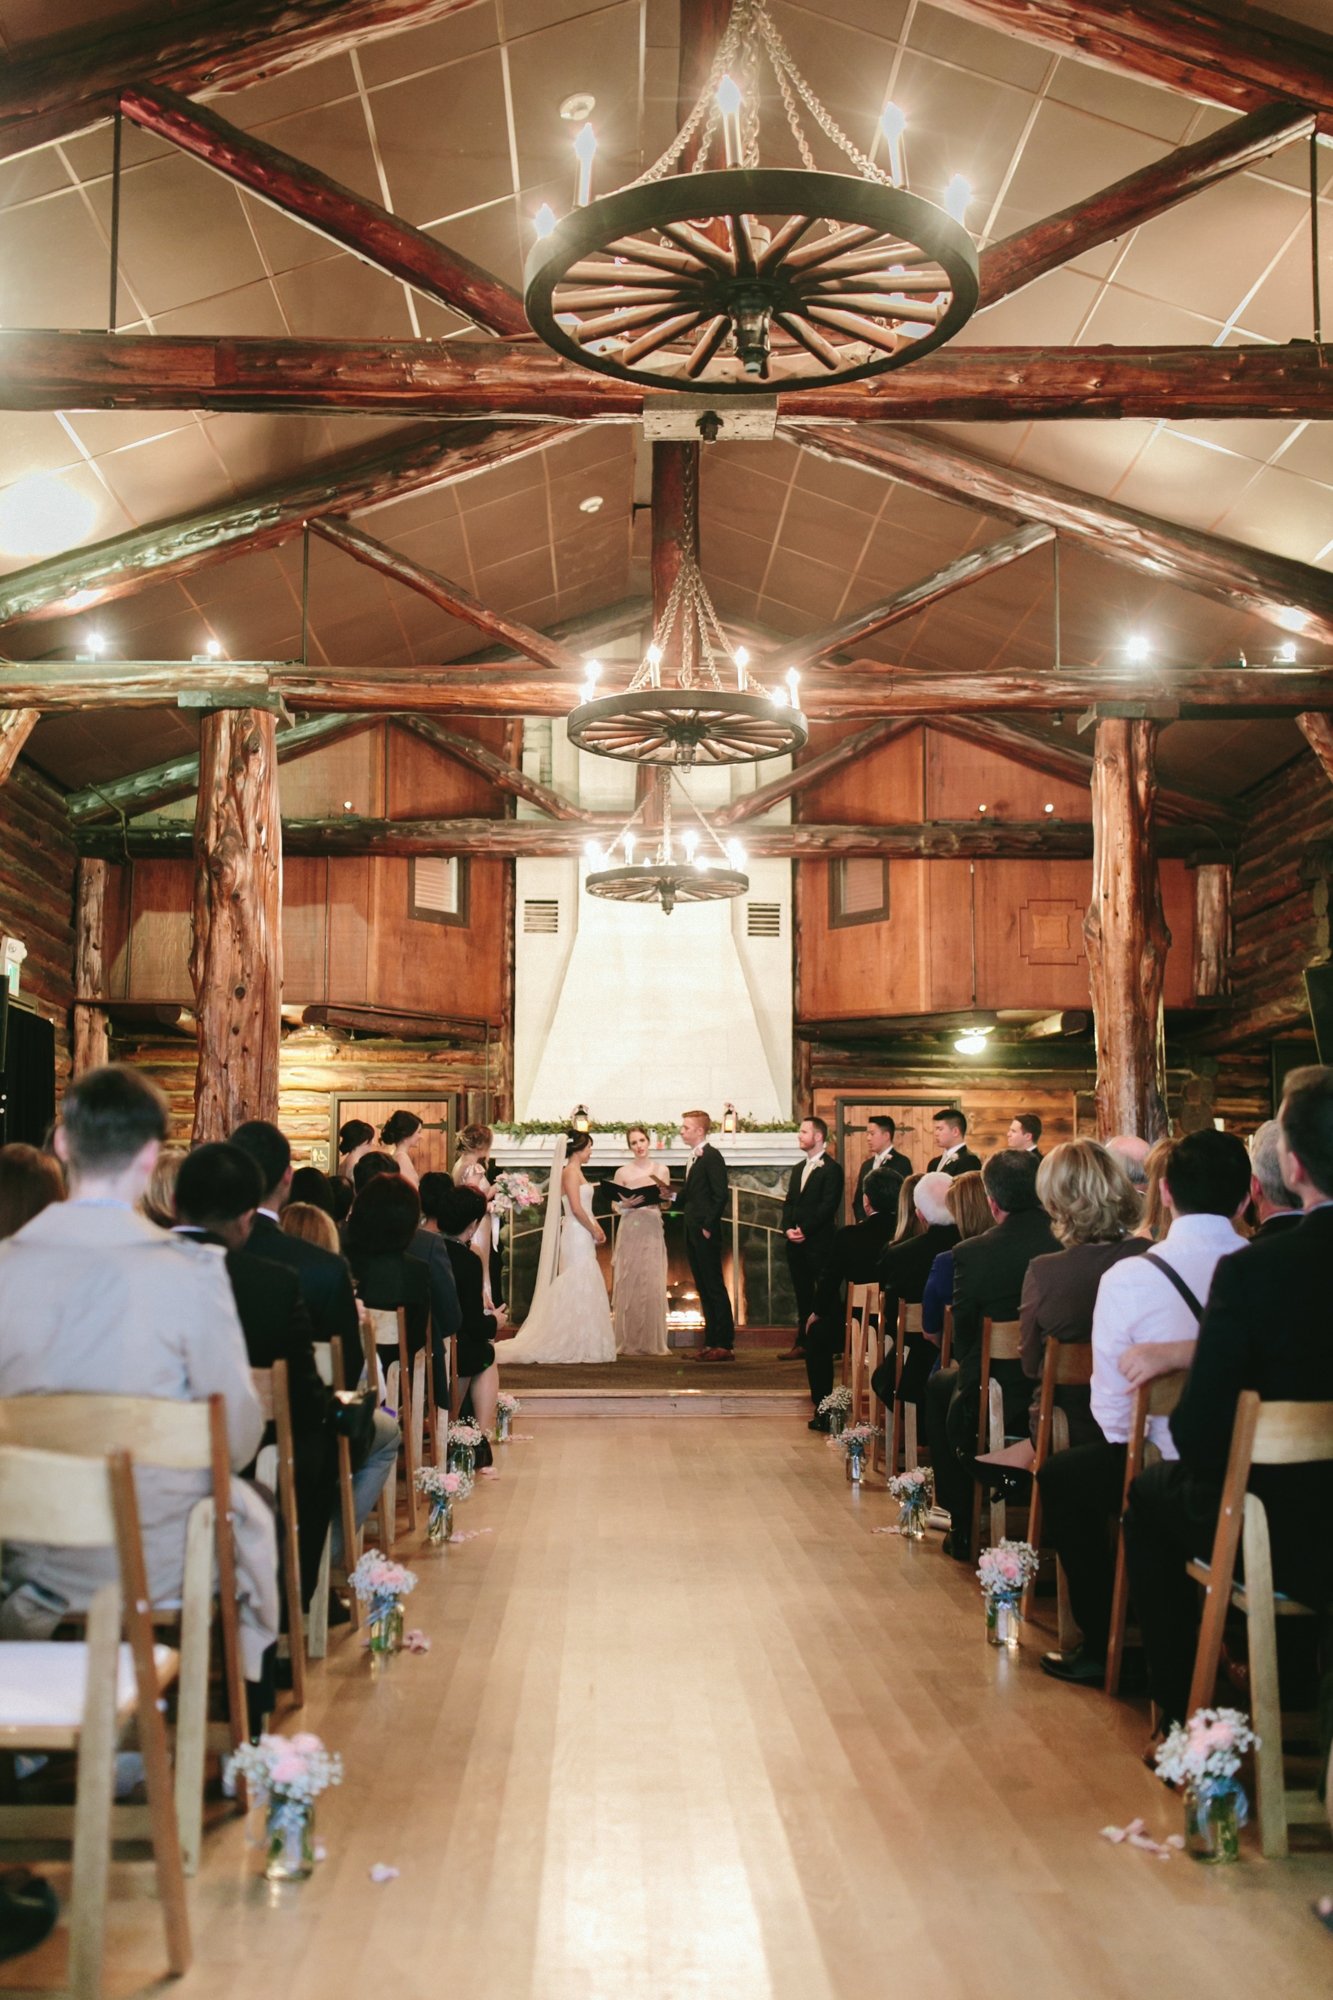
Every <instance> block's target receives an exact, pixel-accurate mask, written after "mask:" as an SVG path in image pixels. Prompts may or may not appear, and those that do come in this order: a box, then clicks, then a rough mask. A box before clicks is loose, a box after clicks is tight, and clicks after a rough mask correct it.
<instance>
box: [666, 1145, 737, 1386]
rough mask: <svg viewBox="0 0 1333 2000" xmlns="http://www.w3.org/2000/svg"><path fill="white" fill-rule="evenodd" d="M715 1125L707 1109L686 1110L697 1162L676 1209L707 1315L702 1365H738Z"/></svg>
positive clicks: (726, 1187)
mask: <svg viewBox="0 0 1333 2000" xmlns="http://www.w3.org/2000/svg"><path fill="white" fill-rule="evenodd" d="M712 1129H713V1121H712V1119H711V1118H710V1117H709V1115H708V1113H707V1112H706V1111H687V1112H686V1113H685V1115H684V1117H683V1118H682V1119H681V1121H680V1136H681V1138H682V1139H683V1140H684V1141H685V1144H686V1145H687V1146H688V1147H689V1148H690V1150H691V1152H692V1154H693V1158H692V1159H691V1161H690V1164H689V1167H688V1168H687V1170H686V1174H685V1186H684V1188H683V1190H682V1192H681V1195H680V1198H679V1201H678V1203H677V1206H678V1207H679V1209H680V1211H681V1213H682V1214H683V1216H684V1217H685V1248H686V1251H687V1252H688V1254H689V1259H690V1270H691V1272H692V1273H693V1276H694V1283H695V1287H696V1289H697V1291H698V1293H699V1306H700V1310H701V1311H702V1313H703V1316H704V1344H703V1347H702V1348H701V1349H700V1351H699V1353H698V1355H697V1356H696V1357H695V1358H696V1359H697V1360H699V1361H734V1360H735V1358H736V1357H735V1347H736V1321H735V1318H734V1317H733V1314H732V1310H731V1298H730V1296H729V1294H728V1292H727V1287H726V1283H725V1281H724V1280H723V1277H722V1217H723V1215H724V1213H725V1212H726V1207H727V1203H728V1201H729V1199H730V1196H731V1181H730V1179H729V1177H728V1174H727V1163H726V1161H725V1160H724V1159H723V1157H722V1155H721V1153H719V1152H718V1150H717V1147H716V1146H710V1145H709V1144H708V1134H709V1133H710V1132H711V1131H712Z"/></svg>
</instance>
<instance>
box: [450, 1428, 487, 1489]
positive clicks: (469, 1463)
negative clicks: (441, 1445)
mask: <svg viewBox="0 0 1333 2000" xmlns="http://www.w3.org/2000/svg"><path fill="white" fill-rule="evenodd" d="M484 1436H485V1432H484V1431H482V1430H481V1429H480V1428H479V1427H478V1426H477V1425H476V1424H460V1423H452V1424H450V1426H449V1451H448V1458H449V1470H450V1472H461V1473H462V1475H463V1491H462V1493H461V1494H460V1495H459V1498H460V1499H463V1500H466V1499H467V1496H468V1494H469V1493H470V1492H471V1491H472V1482H473V1479H474V1478H475V1477H476V1471H477V1446H478V1445H479V1444H480V1443H481V1441H482V1439H483V1438H484Z"/></svg>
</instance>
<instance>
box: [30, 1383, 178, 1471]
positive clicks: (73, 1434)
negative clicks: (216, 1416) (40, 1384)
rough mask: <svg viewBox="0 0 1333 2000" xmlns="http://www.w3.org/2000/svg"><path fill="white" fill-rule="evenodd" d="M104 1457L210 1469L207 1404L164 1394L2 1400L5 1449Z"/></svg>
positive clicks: (169, 1468)
mask: <svg viewBox="0 0 1333 2000" xmlns="http://www.w3.org/2000/svg"><path fill="white" fill-rule="evenodd" d="M10 1444H22V1445H30V1446H32V1447H33V1449H34V1450H37V1451H68V1452H76V1453H78V1454H80V1455H81V1456H83V1457H85V1458H104V1457H105V1456H106V1455H107V1454H108V1453H111V1452H115V1451H128V1452H129V1453H130V1454H131V1456H132V1457H133V1459H134V1461H135V1463H136V1465H152V1466H157V1467H161V1468H164V1469H166V1470H167V1471H171V1472H200V1471H203V1470H205V1469H206V1468H207V1466H208V1465H209V1463H210V1458H209V1428H208V1404H207V1402H206V1401H205V1402H199V1403H185V1402H177V1401H175V1400H174V1399H172V1398H169V1397H164V1396H85V1395H70V1396H4V1397H0V1445H10Z"/></svg>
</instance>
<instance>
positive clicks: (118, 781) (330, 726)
mask: <svg viewBox="0 0 1333 2000" xmlns="http://www.w3.org/2000/svg"><path fill="white" fill-rule="evenodd" d="M35 713H36V711H35V710H34V714H35ZM379 720H380V717H379V716H377V715H319V716H316V717H315V718H314V719H313V721H310V722H299V723H297V724H296V726H295V727H294V728H292V729H284V730H283V731H282V733H281V735H280V736H279V737H278V743H277V758H278V762H279V764H289V763H291V762H292V761H293V760H294V759H295V758H298V757H308V756H309V755H310V752H311V751H312V750H320V749H324V748H326V747H327V746H328V745H330V744H333V743H341V742H342V741H343V740H344V739H345V738H346V737H348V736H358V735H360V733H361V732H362V730H365V729H373V728H374V727H375V724H376V723H377V722H378V721H379ZM198 789H199V755H198V752H197V751H196V752H195V754H194V755H193V756H192V757H171V758H169V759H168V760H167V762H166V763H164V764H150V765H149V767H148V768H147V770H144V771H131V772H130V773H128V775H127V776H125V777H123V778H108V780H107V782H106V783H105V784H104V785H86V786H85V787H84V788H83V790H82V791H78V792H70V793H68V794H67V795H66V798H65V810H66V812H67V813H68V814H69V817H70V824H71V825H72V826H75V827H78V826H87V825H91V824H92V823H93V822H94V821H96V820H102V819H116V818H119V817H120V816H121V815H124V817H126V818H127V819H129V818H133V817H134V815H135V814H136V813H146V812H153V811H155V810H156V809H157V808H159V807H161V806H167V805H174V804H175V803H176V802H177V800H179V799H188V798H193V796H194V794H195V793H196V792H197V791H198Z"/></svg>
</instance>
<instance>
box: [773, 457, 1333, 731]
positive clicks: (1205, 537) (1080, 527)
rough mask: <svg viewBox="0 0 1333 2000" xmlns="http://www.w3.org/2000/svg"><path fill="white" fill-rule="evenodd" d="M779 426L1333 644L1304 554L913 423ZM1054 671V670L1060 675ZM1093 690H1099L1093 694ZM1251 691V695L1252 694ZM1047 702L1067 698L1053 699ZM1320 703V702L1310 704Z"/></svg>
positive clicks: (1328, 603) (873, 468) (1326, 592)
mask: <svg viewBox="0 0 1333 2000" xmlns="http://www.w3.org/2000/svg"><path fill="white" fill-rule="evenodd" d="M779 435H780V436H782V437H785V438H786V439H787V440H788V441H789V442H790V443H793V444H800V445H803V446H804V447H805V449H806V450H807V451H811V452H814V453H816V454H817V455H818V456H819V457H821V458H831V459H835V460H837V461H838V462H839V463H840V464H852V465H859V466H862V467H864V468H865V469H866V470H867V471H870V472H878V473H879V474H880V475H881V476H882V477H884V478H886V479H900V480H903V481H905V482H906V483H907V484H908V485H909V486H917V487H920V488H922V489H923V490H924V491H926V492H929V493H935V494H937V495H939V497H940V498H942V499H945V500H953V501H956V502H958V503H959V504H961V505H963V506H970V507H980V508H983V509H984V510H985V511H986V512H987V513H990V514H998V515H1000V516H1001V517H1004V516H1006V515H1008V516H1009V517H1011V518H1012V517H1013V516H1015V515H1017V516H1018V517H1019V518H1020V519H1026V520H1029V521H1042V522H1044V523H1045V524H1046V525H1047V526H1048V527H1052V528H1054V529H1056V531H1057V532H1058V533H1059V534H1061V535H1068V536H1069V537H1071V538H1072V539H1073V540H1075V541H1078V542H1081V543H1083V544H1084V545H1085V546H1086V547H1088V548H1091V549H1094V550H1095V551H1096V553H1097V554H1098V555H1101V556H1105V557H1106V558H1107V560H1108V561H1110V562H1115V563H1119V564H1121V565H1122V566H1124V567H1125V568H1128V569H1133V570H1137V571H1139V572H1140V573H1141V574H1143V575H1147V576H1150V577H1152V578H1153V579H1154V581H1155V582H1157V583H1159V584H1176V585H1178V586H1179V587H1180V588H1181V589H1182V590H1192V591H1198V592H1199V593H1200V594H1201V595H1202V596H1204V597H1210V598H1212V599H1213V600H1214V602H1216V603H1218V604H1226V605H1229V606H1230V607H1231V609H1232V610H1235V611H1243V612H1245V613H1247V614H1248V615H1250V616H1252V617H1258V618H1264V619H1267V620H1269V621H1270V622H1271V623H1273V624H1274V625H1277V626H1279V627H1280V628H1281V629H1283V630H1287V631H1296V632H1298V633H1299V635H1300V636H1302V637H1304V638H1305V639H1307V640H1310V641H1313V642H1314V643H1315V644H1317V645H1320V646H1333V576H1330V575H1329V574H1328V572H1327V571H1325V570H1319V569H1315V568H1314V566H1313V564H1311V563H1302V562H1295V561H1293V560H1292V559H1291V558H1289V557H1287V556H1273V555H1268V554H1266V553H1265V552H1264V551H1263V550H1261V549H1255V548H1250V547H1248V546H1247V545H1246V544H1244V543H1242V542H1232V541H1228V540H1226V539H1225V538H1224V537H1223V536H1221V535H1209V534H1205V533H1203V532H1201V531H1200V530H1199V529H1196V528H1183V527H1179V526H1177V525H1175V524H1174V523H1172V522H1169V521H1162V520H1159V519H1157V518H1156V517H1155V516H1154V515H1151V514H1141V513H1139V511H1138V510H1137V509H1136V508H1133V507H1122V506H1121V505H1120V504H1119V503H1118V502H1117V501H1114V500H1101V499H1098V498H1097V497H1096V496H1095V495H1093V494H1090V493H1081V492H1079V491H1078V490H1077V489H1076V488H1074V487H1072V486H1063V485H1060V484H1059V483H1058V482H1057V481H1056V480H1053V479H1044V478H1043V477H1042V476H1041V475H1040V474H1039V473H1035V472H1025V471H1022V470H1020V469H1019V468H1017V467H1014V466H1005V465H996V464H995V463H994V462H993V461H991V460H989V459H984V458H980V457H978V456H977V455H976V454H974V453H972V452H968V451H964V450H963V449H962V448H961V447H960V446H958V445H956V444H954V443H953V442H952V441H946V440H945V439H943V438H934V437H930V436H928V435H926V434H924V433H923V432H920V431H915V430H903V429H889V428H887V427H884V428H880V429H876V430H874V431H867V430H865V429H863V428H860V429H851V428H841V429H837V430H829V429H821V428H820V427H819V426H818V425H813V424H812V425H805V424H794V423H785V424H782V425H781V426H780V427H779ZM1057 678H1058V676H1057ZM1099 698H1100V697H1099ZM1256 699H1257V697H1256ZM1049 705H1050V706H1053V707H1062V706H1065V704H1063V703H1058V702H1056V703H1051V704H1049ZM1311 705H1312V706H1318V704H1317V703H1313V704H1311Z"/></svg>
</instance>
